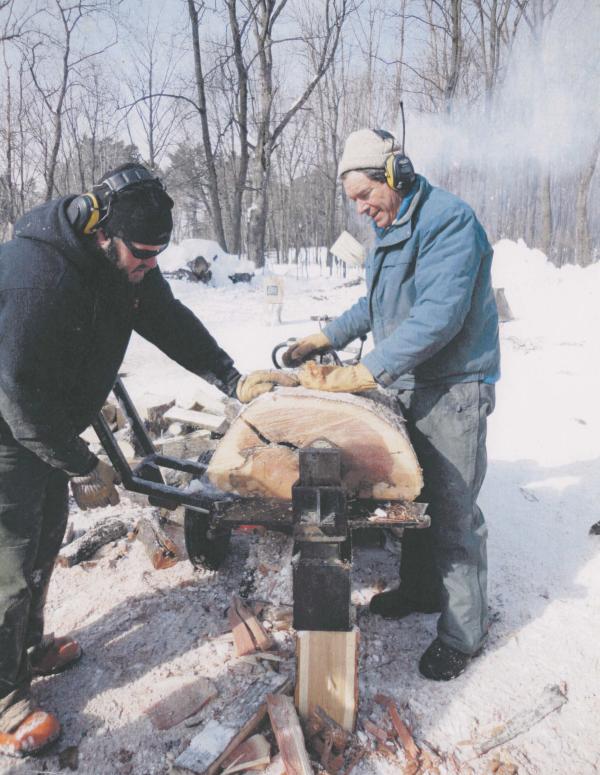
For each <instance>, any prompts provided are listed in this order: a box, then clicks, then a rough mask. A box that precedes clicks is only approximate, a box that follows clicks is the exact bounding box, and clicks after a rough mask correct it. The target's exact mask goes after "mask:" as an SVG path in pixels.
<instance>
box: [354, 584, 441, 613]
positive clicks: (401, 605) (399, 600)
mask: <svg viewBox="0 0 600 775" xmlns="http://www.w3.org/2000/svg"><path fill="white" fill-rule="evenodd" d="M440 610H441V609H440V606H439V605H437V604H436V603H416V602H414V601H413V600H410V599H409V598H407V597H406V595H405V593H404V592H402V590H401V589H388V591H387V592H380V593H379V594H378V595H374V596H373V597H372V598H371V602H370V603H369V611H370V612H371V613H372V614H377V615H378V616H383V617H384V619H403V618H404V617H405V616H408V615H409V614H414V613H421V614H435V613H439V611H440Z"/></svg>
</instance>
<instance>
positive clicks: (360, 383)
mask: <svg viewBox="0 0 600 775" xmlns="http://www.w3.org/2000/svg"><path fill="white" fill-rule="evenodd" d="M298 377H299V379H300V384H301V385H302V387H305V388H310V389H311V390H328V391H330V392H332V393H362V392H363V391H364V390H374V389H375V388H376V387H377V383H376V382H375V380H374V379H373V375H372V374H371V372H370V371H369V370H368V369H367V367H366V366H363V365H362V363H359V364H357V365H356V366H323V365H320V364H318V363H315V362H314V361H308V363H305V364H304V366H303V367H302V368H301V369H300V371H299V372H298Z"/></svg>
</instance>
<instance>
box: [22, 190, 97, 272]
mask: <svg viewBox="0 0 600 775" xmlns="http://www.w3.org/2000/svg"><path fill="white" fill-rule="evenodd" d="M73 199H74V197H72V196H67V197H62V198H60V199H53V200H52V201H50V202H45V203H44V204H41V205H38V206H37V207H34V208H33V210H30V211H29V212H27V213H25V215H23V216H21V218H19V220H18V221H17V222H16V224H15V228H14V235H13V236H14V238H17V239H29V240H34V241H35V242H39V243H43V244H45V245H47V246H50V247H52V248H54V249H55V250H56V251H58V252H59V253H60V254H61V255H62V256H64V257H65V258H66V259H67V260H68V261H70V262H71V263H73V264H76V265H77V266H78V267H79V268H80V269H82V270H83V271H84V272H86V274H87V273H91V272H98V268H99V264H100V265H102V263H104V262H99V261H98V257H99V256H98V252H97V250H96V249H95V247H93V243H92V240H93V238H91V237H83V236H80V235H78V234H77V233H76V232H75V231H74V230H73V226H72V225H71V223H70V221H69V219H68V218H67V207H68V205H69V203H70V202H71V201H72V200H73ZM106 264H107V265H108V262H106Z"/></svg>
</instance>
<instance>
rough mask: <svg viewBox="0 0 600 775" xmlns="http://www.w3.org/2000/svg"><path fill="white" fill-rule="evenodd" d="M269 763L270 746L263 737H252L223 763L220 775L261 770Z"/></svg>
mask: <svg viewBox="0 0 600 775" xmlns="http://www.w3.org/2000/svg"><path fill="white" fill-rule="evenodd" d="M270 761H271V745H270V743H269V741H268V740H267V739H266V737H264V735H252V737H249V738H248V739H247V740H244V742H243V743H241V744H240V745H238V747H237V748H236V749H235V751H233V752H232V753H231V754H230V755H229V756H228V757H227V758H226V759H225V760H224V762H223V764H222V767H223V772H222V773H221V775H232V773H234V772H242V771H243V770H252V769H256V770H259V769H260V770H262V769H263V768H264V767H266V766H267V764H269V762H270Z"/></svg>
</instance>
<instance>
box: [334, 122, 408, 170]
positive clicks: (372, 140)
mask: <svg viewBox="0 0 600 775" xmlns="http://www.w3.org/2000/svg"><path fill="white" fill-rule="evenodd" d="M400 150H401V147H400V146H399V145H398V144H397V143H396V141H395V139H394V138H393V137H390V138H389V139H388V138H386V139H383V138H381V137H380V136H379V135H378V134H377V132H374V131H373V130H372V129H359V130H358V131H357V132H352V134H349V135H348V139H347V140H346V144H345V145H344V152H343V153H342V158H341V159H340V163H339V164H338V177H341V176H342V175H343V174H344V172H350V170H375V169H384V168H385V161H386V159H387V157H388V156H389V155H390V154H391V153H394V151H400Z"/></svg>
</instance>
